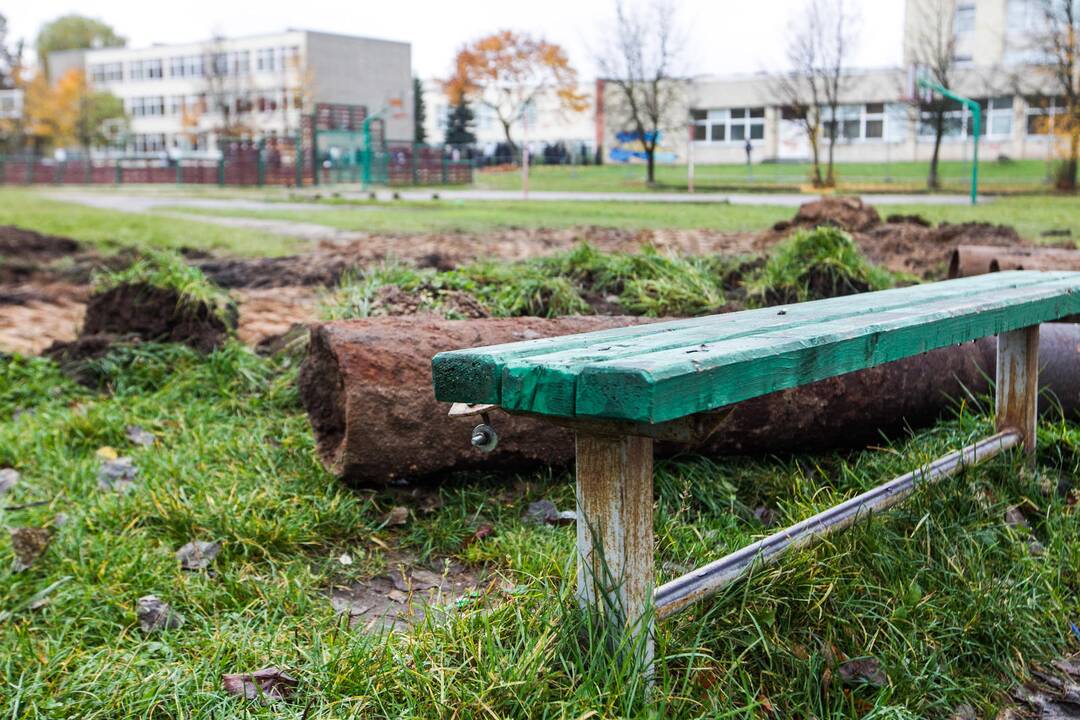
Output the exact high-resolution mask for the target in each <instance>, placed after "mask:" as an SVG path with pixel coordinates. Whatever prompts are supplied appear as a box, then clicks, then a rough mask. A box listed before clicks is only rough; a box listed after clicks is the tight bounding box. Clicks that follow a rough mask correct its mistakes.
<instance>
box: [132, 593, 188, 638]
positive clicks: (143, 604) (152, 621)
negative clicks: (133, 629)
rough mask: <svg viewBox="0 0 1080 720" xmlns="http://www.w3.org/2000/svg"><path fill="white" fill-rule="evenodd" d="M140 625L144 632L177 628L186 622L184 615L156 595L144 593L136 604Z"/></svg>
mask: <svg viewBox="0 0 1080 720" xmlns="http://www.w3.org/2000/svg"><path fill="white" fill-rule="evenodd" d="M135 612H136V615H138V617H139V627H141V628H142V631H143V632H144V633H151V632H157V631H159V630H175V629H177V628H179V627H181V626H182V625H183V624H184V616H183V615H181V614H180V613H178V612H176V611H175V610H173V609H172V607H171V606H170V605H168V604H167V603H163V602H162V601H161V600H160V598H158V597H157V596H156V595H144V596H143V597H141V598H139V602H138V604H137V606H136V610H135Z"/></svg>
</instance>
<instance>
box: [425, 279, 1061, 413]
mask: <svg viewBox="0 0 1080 720" xmlns="http://www.w3.org/2000/svg"><path fill="white" fill-rule="evenodd" d="M970 280H977V281H978V282H969V281H970ZM1078 290H1080V273H1036V272H1014V273H999V274H994V275H985V276H979V277H977V278H969V279H964V280H960V281H950V282H943V283H934V284H932V285H923V286H916V287H913V288H901V289H897V290H888V291H883V292H879V293H868V294H864V295H859V296H847V297H844V298H835V299H832V300H826V301H819V302H814V303H802V304H799V305H793V306H788V307H787V308H768V309H765V310H756V311H749V312H743V313H731V314H728V315H721V316H713V317H710V318H697V319H692V320H690V321H678V322H677V323H664V324H663V327H661V330H660V332H657V327H658V326H656V325H653V326H649V325H646V326H641V327H638V328H634V330H635V331H638V332H637V333H636V334H635V335H633V336H622V337H621V338H618V337H616V338H615V340H616V342H608V340H609V339H610V338H611V334H610V331H604V332H601V333H589V334H585V335H579V336H573V337H572V338H569V339H567V340H566V342H564V343H562V344H561V345H562V346H561V347H559V345H560V343H545V344H544V346H543V347H536V345H535V344H534V343H524V344H523V343H514V344H513V345H512V346H496V347H494V348H490V349H485V348H479V349H476V350H472V351H464V352H462V353H447V354H444V355H441V356H439V358H436V363H435V364H434V371H435V379H436V392H437V396H438V397H439V399H441V400H458V401H477V402H478V401H480V400H479V398H475V397H468V396H467V397H446V396H445V395H443V394H442V393H440V389H439V377H440V374H441V373H442V372H448V371H450V372H452V371H453V369H454V367H455V360H457V361H460V359H461V358H456V359H455V358H450V359H449V361H448V362H446V361H445V360H444V362H445V363H446V364H444V365H442V366H441V367H440V363H439V362H438V360H439V359H440V358H445V356H446V355H451V356H453V355H464V356H476V357H480V358H485V359H487V360H488V361H489V362H490V363H491V368H489V369H488V370H487V372H492V371H494V370H495V369H496V368H498V367H500V366H501V368H502V372H501V377H500V378H495V379H493V378H492V377H490V376H489V377H487V378H486V379H485V380H484V382H483V383H482V384H484V388H483V390H484V391H485V392H490V391H491V390H492V389H493V387H492V386H494V390H495V395H496V399H495V402H497V403H498V404H500V405H502V406H503V407H505V408H507V409H510V410H518V411H523V412H534V413H543V414H549V415H559V416H564V417H575V416H577V417H602V418H612V419H620V420H630V421H635V422H646V423H658V422H664V421H667V420H671V419H675V418H678V417H682V416H685V415H688V414H692V413H696V412H703V411H706V410H711V409H715V408H717V407H722V406H723V405H726V404H730V403H733V402H738V401H739V400H744V399H747V398H750V397H755V396H757V395H762V394H765V393H768V392H772V391H774V390H779V389H783V388H787V387H794V386H796V385H801V384H805V383H808V382H813V381H815V380H820V379H823V378H825V377H831V376H834V375H839V374H843V373H846V372H851V371H853V370H858V369H861V368H864V367H870V366H873V365H877V364H881V363H883V362H889V361H891V360H897V359H900V358H902V357H907V356H909V355H913V354H917V353H920V352H925V351H926V350H930V349H933V348H937V347H942V346H945V345H950V344H956V343H960V342H964V341H967V340H972V339H975V338H978V337H983V336H986V335H993V334H997V333H999V332H1003V331H1007V330H1013V329H1016V328H1019V327H1025V326H1028V325H1032V324H1037V323H1039V322H1044V321H1048V320H1054V319H1057V318H1060V317H1063V316H1065V315H1068V314H1072V313H1075V312H1078V311H1080V293H1077V292H1076V291H1078ZM781 313H782V314H781ZM665 328H666V329H665ZM650 330H651V331H652V332H653V335H651V336H650V335H648V334H646V333H647V332H649V331H650ZM601 336H607V337H606V338H605V337H601ZM597 339H599V340H598V341H597ZM553 340H558V339H557V338H556V339H553ZM526 345H533V347H532V348H528V347H524V346H526ZM515 346H516V347H515ZM477 387H478V385H477V386H473V388H472V390H476V389H477ZM456 390H460V391H463V392H468V391H469V388H468V387H463V388H456Z"/></svg>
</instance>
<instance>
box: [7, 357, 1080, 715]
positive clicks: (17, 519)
mask: <svg viewBox="0 0 1080 720" xmlns="http://www.w3.org/2000/svg"><path fill="white" fill-rule="evenodd" d="M100 365H101V370H102V371H103V372H104V373H105V374H106V376H107V377H108V378H109V382H108V385H109V387H110V388H111V390H112V392H111V394H108V395H98V394H92V393H89V392H88V391H86V390H83V389H81V388H79V387H78V386H75V385H73V384H72V383H71V382H69V381H67V380H66V379H65V378H64V377H63V376H62V375H60V373H59V372H58V371H57V370H56V369H55V368H54V366H52V365H51V364H50V363H48V362H46V361H42V360H29V359H21V358H6V359H0V467H3V466H13V467H15V468H17V469H18V470H19V471H21V473H22V474H23V478H22V481H21V483H20V484H19V485H18V486H17V487H16V488H15V489H14V490H13V491H12V492H10V493H8V494H7V495H6V496H5V497H4V498H3V501H2V502H3V504H4V505H21V504H26V503H31V502H36V501H44V502H45V503H46V504H45V505H42V506H37V507H30V508H26V509H22V510H14V511H10V510H9V511H3V510H0V523H2V524H4V525H7V526H26V525H38V526H40V525H44V524H47V523H50V522H52V520H53V518H54V516H55V515H56V514H57V513H61V512H62V513H65V514H66V515H67V521H66V522H65V523H64V524H63V525H62V526H61V527H59V528H58V530H57V532H56V536H55V539H54V541H53V543H52V545H51V547H50V548H49V550H48V551H47V553H46V554H45V556H44V557H43V558H42V559H41V560H39V561H38V562H37V563H36V564H35V566H34V567H32V568H31V569H30V570H28V571H25V572H23V573H19V574H14V573H12V572H11V571H10V569H9V568H10V564H11V560H12V556H11V549H10V545H9V544H8V542H7V540H6V539H0V611H3V610H15V611H17V612H16V613H15V614H14V615H13V616H12V617H11V618H10V619H7V620H6V621H3V622H0V648H2V650H3V652H2V653H0V687H3V688H4V691H3V693H0V716H2V717H20V718H45V717H57V716H63V717H80V718H115V717H162V718H165V717H168V718H181V717H184V718H187V717H192V718H194V717H267V718H269V717H275V718H280V717H291V718H301V717H303V718H354V717H355V718H367V717H395V718H433V717H567V718H577V717H582V716H587V714H588V713H590V712H593V713H596V716H597V717H613V716H620V717H621V716H632V717H664V718H671V719H676V718H715V717H739V718H756V717H761V716H762V715H763V712H764V711H763V710H762V709H761V707H762V704H763V703H764V702H766V701H767V702H768V703H770V704H771V706H772V707H773V708H775V711H776V712H777V713H778V715H777V716H779V717H809V716H814V717H817V718H821V719H823V720H824V719H825V718H855V717H870V718H917V717H945V716H947V715H949V713H950V712H951V710H952V709H953V708H955V707H956V705H958V704H960V703H963V702H967V703H971V704H973V705H974V706H975V707H976V708H977V709H978V711H979V715H980V717H992V716H993V714H994V712H995V709H996V707H997V706H998V705H999V704H1001V703H1003V702H1005V701H1006V697H1005V695H1004V691H1005V690H1006V689H1007V688H1008V687H1009V685H1010V684H1011V683H1012V682H1014V680H1015V679H1016V678H1018V677H1022V676H1023V674H1024V673H1025V672H1026V667H1027V664H1028V663H1031V662H1036V661H1045V660H1046V659H1048V658H1050V657H1053V656H1056V655H1057V654H1058V653H1061V652H1064V651H1068V650H1075V649H1076V640H1075V639H1073V638H1072V637H1071V633H1070V631H1069V624H1068V623H1069V622H1070V621H1075V620H1076V619H1077V617H1078V611H1080V607H1078V603H1077V597H1078V596H1077V589H1078V588H1077V575H1076V568H1077V567H1078V566H1080V524H1078V523H1077V522H1076V517H1075V506H1069V505H1068V504H1067V501H1066V499H1065V498H1063V497H1061V496H1060V495H1058V494H1057V493H1056V492H1053V490H1051V491H1050V492H1049V493H1044V491H1043V490H1044V486H1047V485H1049V487H1051V488H1053V486H1054V485H1056V484H1057V482H1058V481H1059V480H1062V481H1064V482H1065V483H1066V484H1070V483H1072V482H1074V478H1075V475H1076V472H1077V471H1078V469H1080V467H1078V464H1080V460H1078V458H1080V428H1077V427H1076V426H1073V425H1069V424H1063V423H1055V424H1044V425H1042V426H1041V427H1040V437H1039V443H1040V448H1042V450H1041V452H1040V471H1041V475H1040V476H1036V475H1033V474H1031V473H1027V472H1023V471H1021V469H1020V466H1019V465H1018V464H1017V462H1016V458H1015V457H1013V456H1006V457H1003V458H1001V459H998V460H994V461H992V462H990V463H988V464H986V465H984V466H980V467H979V468H977V469H972V470H969V471H967V472H965V473H964V474H963V475H962V476H960V477H958V478H956V479H952V480H946V481H944V482H942V483H941V484H940V485H937V486H933V487H926V488H923V489H920V490H919V491H918V492H917V493H916V494H915V496H914V497H913V498H912V499H911V500H909V501H908V502H907V503H906V504H905V505H903V506H902V507H900V508H899V509H897V510H895V511H892V512H890V513H888V514H886V515H884V516H880V517H876V518H874V519H873V520H871V521H869V522H865V523H862V524H860V525H859V526H857V527H856V528H854V529H852V530H850V531H848V532H845V533H843V534H841V535H838V536H836V537H835V538H833V539H832V540H830V541H829V542H828V543H826V544H824V545H822V546H819V547H816V548H814V549H809V550H804V551H799V552H797V553H795V554H794V555H793V556H791V557H790V558H788V559H787V560H786V561H785V562H784V563H783V564H782V565H780V566H778V567H774V568H771V569H766V570H761V571H758V572H757V573H756V574H755V575H754V576H753V577H751V578H750V579H749V580H747V581H745V582H742V583H738V584H736V585H734V586H733V587H732V588H731V589H730V590H728V591H727V592H725V593H724V594H723V595H722V596H720V597H717V598H715V599H713V600H710V601H707V602H703V603H700V604H698V605H696V606H694V607H693V608H692V609H691V610H690V611H689V612H687V613H685V614H683V615H680V616H678V617H676V618H674V619H671V620H669V621H665V622H663V623H662V624H661V625H660V627H659V633H658V665H657V674H656V679H655V682H656V687H655V689H654V691H653V692H652V693H651V694H650V695H649V696H648V697H646V696H645V695H644V693H643V692H642V686H641V685H640V684H635V682H636V678H635V676H633V675H630V674H627V673H625V672H622V671H620V670H619V669H618V668H617V667H616V666H614V665H612V664H611V663H609V662H606V661H605V658H604V656H603V655H602V654H599V651H593V650H590V648H592V647H600V646H601V645H600V644H599V643H597V642H595V641H597V640H599V638H598V637H597V631H596V630H595V629H590V627H589V626H588V624H587V623H585V622H584V621H583V619H582V617H581V616H580V615H579V613H578V612H577V610H576V605H575V603H574V600H573V598H572V589H573V582H574V566H573V545H574V530H573V528H566V527H564V528H552V527H544V526H541V527H537V526H531V525H527V524H525V523H524V522H523V521H522V513H523V511H524V508H525V506H526V505H527V503H528V502H529V501H532V500H535V499H538V498H550V499H552V500H554V501H555V502H556V504H557V505H558V506H559V507H560V508H564V507H572V504H573V485H572V479H571V477H570V476H569V475H568V474H567V473H564V472H555V473H549V472H538V473H533V474H528V475H524V476H521V477H519V478H514V477H506V476H502V477H495V476H484V475H469V476H462V477H448V478H442V485H441V486H439V487H438V488H437V489H436V490H434V492H437V493H438V494H439V496H440V497H441V500H442V505H441V507H438V508H437V509H435V510H434V512H432V513H431V514H430V515H423V514H421V513H417V514H416V516H415V517H414V518H413V519H412V521H411V522H410V523H409V524H407V525H406V526H404V527H398V528H387V527H385V526H384V523H383V517H384V515H385V513H386V511H387V509H388V508H389V507H390V506H391V505H395V504H399V503H400V502H401V501H400V500H399V499H397V498H395V497H394V496H392V495H389V494H385V493H357V492H353V491H350V490H348V489H346V488H344V487H342V486H341V485H339V484H338V483H337V482H336V481H335V480H334V479H333V478H332V477H330V476H328V475H327V473H326V472H324V471H323V470H322V469H321V467H320V466H319V465H318V463H317V462H316V460H315V458H314V452H313V447H312V444H313V443H312V438H311V433H310V430H309V428H308V425H307V421H306V419H305V417H304V416H303V413H302V411H301V410H300V409H299V407H298V402H297V398H296V393H295V390H294V386H293V382H294V378H295V369H294V368H292V367H290V366H289V365H288V364H287V361H285V360H278V361H271V360H263V359H259V358H257V357H256V356H255V355H253V354H252V353H251V352H250V351H248V350H245V349H243V348H241V347H239V346H238V345H230V346H228V347H226V348H224V349H223V350H219V351H217V352H215V353H213V354H211V355H209V356H205V357H204V356H199V355H197V354H196V353H194V352H191V351H188V350H186V349H183V348H180V347H171V346H152V345H148V346H143V347H141V348H138V349H130V348H129V349H125V350H120V351H118V352H117V354H115V355H114V356H112V357H110V358H108V359H107V360H105V361H102V362H101V363H100ZM18 410H21V411H23V412H22V413H20V414H18V416H17V417H16V411H18ZM28 410H30V411H32V412H26V411H28ZM130 424H138V425H140V426H142V427H143V428H146V429H147V430H150V431H152V432H153V433H155V434H156V435H157V436H158V439H159V440H158V444H156V445H155V446H152V447H139V446H134V445H132V444H130V443H129V442H128V441H127V440H126V438H125V430H124V429H125V427H126V426H127V425H130ZM989 431H990V423H989V420H988V418H987V417H985V416H984V415H981V414H979V413H978V412H975V411H974V410H973V409H972V408H971V407H968V408H967V409H966V410H965V411H964V412H963V413H962V414H961V415H959V416H958V417H957V418H956V419H954V420H952V421H948V422H944V423H941V424H939V425H938V426H937V427H935V428H934V429H931V430H926V431H923V432H920V433H919V434H918V435H917V436H916V437H915V438H914V439H912V440H909V441H906V442H901V443H898V444H896V445H895V446H892V447H889V448H886V449H877V450H868V451H866V452H861V453H851V454H827V455H821V456H814V457H804V456H799V457H794V458H789V459H786V460H748V459H733V460H727V461H724V462H714V461H711V460H708V459H704V458H701V457H696V456H690V455H687V456H683V457H680V458H677V459H675V460H668V461H664V462H661V463H660V464H659V466H658V469H657V477H656V488H657V496H658V509H657V515H656V534H657V545H658V563H657V567H658V572H660V574H661V577H660V578H659V579H660V580H666V579H669V578H670V577H671V576H672V574H673V573H674V572H677V571H676V570H674V569H673V565H675V566H677V565H683V566H692V565H698V564H701V563H704V562H706V561H708V560H711V559H714V558H716V557H717V556H719V555H721V554H723V553H724V552H726V551H729V550H732V549H734V548H736V547H738V546H740V545H742V544H744V543H747V542H749V541H751V540H753V539H754V538H757V537H760V536H761V535H762V534H763V533H764V528H763V527H762V526H761V525H760V523H759V522H758V521H757V520H755V519H754V516H753V514H752V512H751V511H752V509H753V508H755V507H757V506H760V505H764V506H768V507H772V508H775V509H776V510H777V512H778V513H779V518H780V521H781V522H783V523H790V522H794V521H797V520H799V519H802V518H805V517H807V516H808V515H810V514H812V513H813V512H815V511H818V510H820V509H823V508H825V507H827V506H829V505H831V504H833V503H835V502H837V501H838V500H841V499H843V498H848V497H851V496H852V495H854V494H856V493H858V492H861V491H863V490H866V489H868V488H869V487H870V486H872V485H874V484H877V483H878V482H880V481H882V480H883V479H884V478H887V477H890V476H893V475H896V474H899V473H901V472H904V471H906V470H909V469H911V468H913V467H915V466H917V465H919V464H921V463H923V462H925V461H927V460H928V459H930V458H932V457H934V456H936V455H937V454H940V453H942V452H943V451H945V450H946V449H947V448H950V447H954V446H956V445H958V444H961V443H963V442H967V441H970V440H972V439H973V438H975V437H977V436H979V435H981V434H985V433H987V432H989ZM105 445H108V446H112V447H115V448H117V449H118V450H119V451H120V452H121V453H122V454H126V455H130V456H131V457H132V458H133V459H134V461H135V463H136V465H137V466H138V467H139V468H140V474H139V476H138V478H137V487H136V488H135V489H134V490H133V491H132V492H130V493H129V494H126V495H116V494H111V493H106V492H102V491H99V490H98V489H97V487H96V480H95V476H96V471H97V467H98V464H99V461H98V459H97V458H96V456H95V452H96V450H97V449H98V448H99V447H102V446H105ZM515 483H517V484H515ZM515 488H516V489H515ZM1012 505H1020V506H1022V507H1023V509H1024V512H1025V514H1026V515H1027V517H1028V518H1029V519H1030V521H1031V524H1032V528H1033V530H1032V531H1031V532H1032V534H1033V535H1034V537H1036V538H1037V539H1038V540H1039V542H1041V543H1042V545H1043V546H1044V547H1045V549H1046V551H1045V554H1044V555H1043V556H1041V557H1035V556H1032V555H1031V554H1030V553H1029V552H1028V551H1027V543H1028V541H1029V540H1030V536H1029V535H1028V534H1027V532H1026V531H1023V530H1018V529H1014V528H1011V527H1009V526H1008V525H1006V524H1005V523H1004V522H1003V513H1004V511H1005V509H1006V508H1008V507H1010V506H1012ZM415 510H416V508H414V511H415ZM481 521H483V522H489V523H491V524H492V526H493V527H494V533H493V534H492V535H490V536H488V537H486V538H484V539H482V540H479V541H476V542H469V539H470V538H471V537H472V534H473V531H474V528H475V527H476V526H477V525H478V523H480V522H481ZM193 538H199V539H218V540H222V541H224V549H223V551H222V554H221V555H220V556H219V557H218V559H217V560H216V561H215V563H214V566H213V570H214V572H213V573H185V572H183V571H181V570H180V569H179V567H178V565H177V562H176V560H175V558H174V556H173V554H174V552H175V550H176V549H177V548H178V547H180V546H181V545H182V544H184V543H186V542H188V541H189V540H191V539H193ZM386 548H392V549H395V550H406V551H411V552H415V553H417V554H418V555H419V556H420V557H421V558H427V557H432V556H436V557H441V556H450V557H454V558H456V559H458V560H460V561H462V562H464V563H467V564H469V565H472V566H479V565H485V566H486V567H487V568H488V569H489V571H490V572H492V573H494V574H495V575H496V576H497V577H501V578H503V579H505V583H504V585H505V586H506V587H507V588H510V587H512V588H513V589H512V590H509V591H503V590H500V584H499V583H495V584H493V586H492V587H491V589H490V590H487V591H484V592H483V593H482V597H480V598H479V599H477V601H476V602H475V604H466V605H465V606H463V607H462V608H461V609H460V610H459V611H456V612H454V613H452V614H451V615H450V616H449V617H448V618H446V619H438V618H435V617H433V618H432V619H431V620H430V621H429V622H428V623H427V624H425V625H423V626H421V627H419V628H417V629H416V630H413V631H411V632H403V633H397V634H394V635H391V636H380V635H374V634H371V635H369V634H365V633H363V632H362V631H360V630H348V629H346V628H345V627H343V625H342V624H341V623H340V622H339V621H338V620H337V619H335V617H334V614H333V612H332V610H331V607H330V604H329V602H328V600H327V597H326V592H327V589H328V588H329V587H330V586H331V585H334V584H342V583H348V582H350V581H353V580H357V579H362V578H363V577H366V576H368V575H370V574H375V573H378V572H380V571H381V566H382V564H383V563H384V562H385V558H386V552H387V551H386ZM343 552H348V553H350V554H351V555H352V556H353V557H354V558H357V562H356V563H354V565H352V566H350V567H345V566H342V565H341V564H339V563H338V562H336V560H335V559H336V558H337V557H338V556H340V555H341V554H342V553H343ZM660 568H663V569H662V570H659V569H660ZM65 577H70V580H69V581H67V582H66V583H65V584H62V585H61V586H59V587H58V588H57V589H56V590H55V591H54V593H53V594H52V596H51V598H50V601H49V603H48V604H47V605H45V606H44V607H42V608H40V609H38V610H29V609H25V604H26V603H27V602H28V601H29V600H30V598H31V597H32V596H33V595H34V594H35V593H36V592H38V591H40V590H42V589H43V588H46V587H48V586H49V585H51V584H53V583H55V582H57V581H59V580H61V579H62V578H65ZM149 593H154V594H156V595H158V596H160V597H161V598H162V599H163V600H165V601H166V602H169V603H171V604H172V605H173V606H174V607H175V608H176V609H177V610H178V611H180V612H181V613H183V614H184V615H185V616H186V618H187V624H186V625H185V626H184V627H183V628H181V629H179V630H175V631H170V632H166V633H163V634H159V635H155V636H152V637H146V636H144V635H143V634H142V633H141V632H140V631H139V629H138V625H137V622H136V620H135V611H134V608H135V602H136V599H137V598H139V597H141V596H143V595H146V594H149ZM20 608H22V609H20ZM590 636H591V637H592V638H593V641H594V642H590V641H589V638H590ZM837 653H843V654H845V655H847V656H850V657H857V656H862V655H869V656H873V657H875V658H877V659H879V660H880V661H881V663H882V667H883V669H884V670H885V671H886V672H887V674H888V676H889V679H890V682H889V684H888V685H887V686H886V687H884V688H881V689H874V688H869V687H858V688H854V689H845V688H843V687H842V686H841V684H840V682H839V681H838V679H837V674H836V670H835V668H834V667H832V666H831V662H832V660H830V657H833V656H835V655H836V654H837ZM268 665H277V666H278V667H281V668H283V669H285V670H286V671H287V672H289V673H290V674H291V675H293V676H295V677H297V678H299V680H300V683H301V684H300V688H299V690H298V692H297V694H296V696H295V697H294V698H293V700H292V701H291V702H290V703H287V704H281V705H277V706H272V707H260V706H258V705H256V704H254V703H250V702H247V701H242V700H237V699H235V698H232V697H229V696H227V695H226V694H225V693H224V692H223V691H222V689H221V683H220V675H221V674H222V673H225V672H241V671H251V670H254V669H256V668H261V667H265V666H268ZM826 676H831V681H827V680H826Z"/></svg>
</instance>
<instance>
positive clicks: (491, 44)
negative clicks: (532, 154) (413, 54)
mask: <svg viewBox="0 0 1080 720" xmlns="http://www.w3.org/2000/svg"><path fill="white" fill-rule="evenodd" d="M443 89H444V91H445V92H446V94H447V96H448V97H449V99H450V103H451V104H452V105H459V104H460V103H461V102H462V100H466V99H467V100H470V101H472V102H474V103H478V104H480V105H484V106H486V107H488V108H490V109H491V110H492V112H494V113H495V117H497V118H498V120H499V123H500V124H501V125H502V128H503V133H504V134H505V136H506V142H507V143H508V144H509V145H510V147H511V148H512V149H513V150H514V152H515V153H516V152H517V144H516V143H515V142H514V140H513V138H512V137H511V134H510V128H511V126H513V124H514V123H516V122H519V121H520V120H522V118H523V117H524V116H525V112H526V111H527V110H528V108H529V106H530V105H531V104H532V103H534V102H535V101H536V100H537V99H538V98H540V97H541V96H543V95H546V94H548V93H554V94H555V96H556V97H557V98H558V100H559V104H560V105H561V106H562V108H563V109H565V110H569V111H573V112H580V111H582V110H584V109H585V107H586V106H587V101H586V99H585V97H584V96H582V95H581V94H580V93H579V92H578V90H577V70H575V69H574V68H573V66H571V65H570V60H569V59H568V58H567V56H566V51H565V50H563V49H562V47H561V46H559V45H557V44H555V43H550V42H547V41H546V40H544V39H543V38H534V37H532V36H530V35H528V34H525V33H516V32H514V31H512V30H500V31H499V32H497V33H494V34H492V35H487V36H485V37H482V38H479V39H477V40H474V41H473V42H472V43H470V44H468V45H466V46H464V47H463V48H461V50H459V51H458V54H457V56H456V57H455V58H454V73H453V75H452V76H451V77H450V79H449V80H447V81H446V82H444V83H443Z"/></svg>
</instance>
